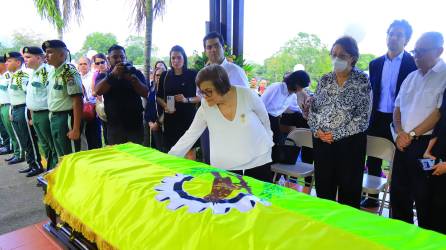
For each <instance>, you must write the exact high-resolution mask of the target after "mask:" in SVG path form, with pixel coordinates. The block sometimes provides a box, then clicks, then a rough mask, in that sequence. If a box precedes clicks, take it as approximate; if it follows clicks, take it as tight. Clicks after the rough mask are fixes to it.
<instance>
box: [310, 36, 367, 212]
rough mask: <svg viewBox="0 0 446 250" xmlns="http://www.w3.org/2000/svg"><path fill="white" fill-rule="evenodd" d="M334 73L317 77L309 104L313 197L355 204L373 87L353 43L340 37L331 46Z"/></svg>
mask: <svg viewBox="0 0 446 250" xmlns="http://www.w3.org/2000/svg"><path fill="white" fill-rule="evenodd" d="M331 58H332V63H333V71H332V72H330V73H327V74H325V75H324V76H322V78H321V79H320V81H319V84H318V86H317V90H316V94H315V95H314V99H313V102H312V104H311V108H310V114H309V119H308V125H309V126H310V128H311V130H312V131H313V135H314V138H313V147H314V159H315V162H314V166H315V178H316V186H317V196H318V197H320V198H324V199H330V200H336V195H337V197H338V202H339V203H342V204H346V205H350V206H352V207H356V208H359V205H360V199H361V190H362V175H363V172H364V164H365V162H364V160H365V150H366V142H367V137H366V134H365V133H364V131H365V130H366V129H367V127H368V124H369V117H370V110H371V95H370V93H371V92H370V91H371V87H370V82H369V79H368V76H367V75H366V74H365V73H364V72H362V71H361V70H359V69H357V68H356V67H355V64H356V62H357V61H358V58H359V51H358V46H357V43H356V41H355V40H354V39H353V38H351V37H347V36H345V37H341V38H339V39H338V40H336V42H335V43H334V44H333V47H332V48H331Z"/></svg>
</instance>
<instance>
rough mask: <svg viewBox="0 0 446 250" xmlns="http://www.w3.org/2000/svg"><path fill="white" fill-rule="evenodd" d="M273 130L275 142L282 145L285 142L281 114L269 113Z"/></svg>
mask: <svg viewBox="0 0 446 250" xmlns="http://www.w3.org/2000/svg"><path fill="white" fill-rule="evenodd" d="M268 117H269V123H270V125H271V130H272V131H273V142H274V144H276V145H281V144H283V142H284V139H283V135H282V132H280V116H278V117H274V116H272V115H270V114H268Z"/></svg>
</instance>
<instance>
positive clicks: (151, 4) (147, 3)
mask: <svg viewBox="0 0 446 250" xmlns="http://www.w3.org/2000/svg"><path fill="white" fill-rule="evenodd" d="M132 5H133V14H134V16H135V26H136V28H137V30H142V29H143V28H144V29H145V34H144V75H145V76H146V78H147V79H149V77H150V76H149V74H150V71H149V68H150V62H151V52H152V27H153V20H154V18H156V17H158V16H162V15H163V13H164V10H165V6H166V1H165V0H154V1H152V0H132Z"/></svg>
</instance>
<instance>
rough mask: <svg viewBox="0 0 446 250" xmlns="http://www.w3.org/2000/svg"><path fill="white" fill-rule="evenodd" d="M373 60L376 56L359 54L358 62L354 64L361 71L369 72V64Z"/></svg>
mask: <svg viewBox="0 0 446 250" xmlns="http://www.w3.org/2000/svg"><path fill="white" fill-rule="evenodd" d="M375 58H376V56H375V55H373V54H361V55H360V56H359V60H358V62H357V63H356V67H358V68H359V69H361V70H363V71H367V70H369V63H370V62H371V61H372V60H373V59H375Z"/></svg>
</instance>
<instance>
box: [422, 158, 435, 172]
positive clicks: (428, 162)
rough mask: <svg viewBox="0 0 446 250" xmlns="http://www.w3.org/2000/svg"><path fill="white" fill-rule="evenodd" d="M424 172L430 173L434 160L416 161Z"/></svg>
mask: <svg viewBox="0 0 446 250" xmlns="http://www.w3.org/2000/svg"><path fill="white" fill-rule="evenodd" d="M418 161H419V162H420V163H421V166H422V167H423V170H424V171H430V170H432V168H433V167H434V166H435V160H432V159H418Z"/></svg>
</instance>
